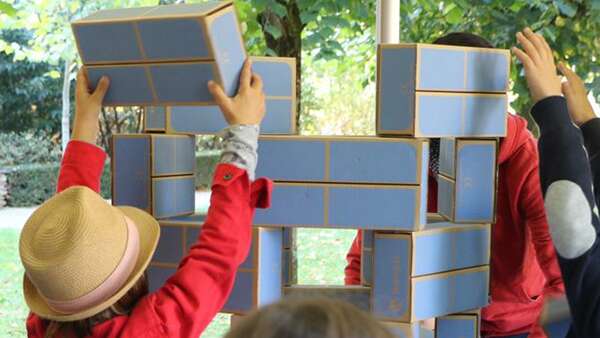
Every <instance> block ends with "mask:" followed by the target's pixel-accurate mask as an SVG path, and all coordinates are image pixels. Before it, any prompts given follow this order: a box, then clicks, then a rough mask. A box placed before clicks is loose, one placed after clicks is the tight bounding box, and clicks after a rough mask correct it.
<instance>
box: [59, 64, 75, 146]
mask: <svg viewBox="0 0 600 338" xmlns="http://www.w3.org/2000/svg"><path fill="white" fill-rule="evenodd" d="M72 64H73V62H72V61H71V60H66V61H65V68H64V69H63V88H62V121H61V122H62V123H61V132H62V137H61V139H62V151H63V153H64V152H65V149H67V144H68V143H69V139H70V135H71V134H70V129H69V128H70V124H71V123H70V122H71V116H70V115H71V114H70V112H71V65H72Z"/></svg>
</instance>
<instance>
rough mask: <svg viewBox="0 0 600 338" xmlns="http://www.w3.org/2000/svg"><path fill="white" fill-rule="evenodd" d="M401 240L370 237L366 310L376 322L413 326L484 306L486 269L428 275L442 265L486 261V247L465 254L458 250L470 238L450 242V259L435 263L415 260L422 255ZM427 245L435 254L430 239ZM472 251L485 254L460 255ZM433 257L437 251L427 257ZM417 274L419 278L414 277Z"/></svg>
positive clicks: (487, 270) (376, 235)
mask: <svg viewBox="0 0 600 338" xmlns="http://www.w3.org/2000/svg"><path fill="white" fill-rule="evenodd" d="M488 230H489V227H488ZM434 231H435V230H434ZM403 236H404V235H399V234H380V233H376V234H375V247H374V249H373V250H374V251H373V252H374V260H373V262H374V263H373V265H374V269H373V284H372V289H373V291H372V310H373V313H374V315H375V316H376V317H378V318H379V319H381V320H389V321H398V322H415V321H418V320H424V319H427V318H433V317H438V316H442V315H446V314H450V313H455V312H460V311H465V310H469V309H474V308H480V307H484V306H485V305H487V302H488V294H489V267H488V266H487V265H486V266H479V267H474V268H467V269H458V270H452V271H450V272H441V273H432V271H436V270H439V269H440V268H442V267H443V268H444V269H446V268H448V269H452V268H455V267H460V266H461V264H458V265H455V264H454V262H453V261H457V262H461V261H462V262H465V264H462V265H466V264H467V263H468V264H469V265H470V264H480V263H481V262H483V261H485V260H487V259H488V258H487V257H489V256H488V255H489V245H488V247H487V248H484V249H481V250H479V248H478V246H477V245H475V250H465V249H463V248H459V245H470V246H472V244H471V243H470V242H471V239H469V238H465V240H456V241H455V245H454V246H452V245H451V246H450V249H449V250H448V251H449V252H448V255H449V256H453V257H454V259H451V260H448V259H444V261H445V262H446V263H443V264H439V263H438V262H435V261H431V259H432V258H429V259H427V258H426V257H425V258H423V259H422V258H421V257H419V256H420V255H422V252H423V251H420V252H418V253H415V251H413V250H415V249H416V248H417V245H418V244H415V245H413V244H412V243H411V241H409V240H404V239H402V238H403ZM487 240H488V241H487V242H486V243H489V237H488V238H487ZM430 244H431V245H432V246H430V247H429V248H430V249H432V250H433V251H434V252H435V251H436V250H435V249H436V248H435V247H434V246H435V245H436V244H437V243H434V242H433V241H432V242H430ZM480 246H481V245H480ZM452 248H455V249H452ZM486 249H487V250H486ZM452 250H456V251H457V253H453V252H452ZM438 251H441V250H438ZM444 251H445V250H444ZM472 251H475V252H476V251H481V252H483V251H486V252H487V254H483V253H480V255H485V256H484V257H486V258H485V259H482V258H480V259H479V260H478V261H472V260H471V258H469V257H465V256H466V254H468V253H469V252H472ZM476 254H477V252H476ZM438 255H439V253H438V254H437V255H436V254H434V255H430V257H436V256H438ZM417 260H418V262H417ZM419 264H424V266H425V267H424V268H421V267H420V266H419ZM432 267H434V268H435V269H434V268H432ZM419 273H423V274H424V275H420V276H418V275H417V274H419Z"/></svg>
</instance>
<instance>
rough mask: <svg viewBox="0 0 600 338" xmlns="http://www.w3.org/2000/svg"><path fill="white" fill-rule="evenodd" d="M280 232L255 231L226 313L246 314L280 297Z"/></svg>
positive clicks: (281, 239)
mask: <svg viewBox="0 0 600 338" xmlns="http://www.w3.org/2000/svg"><path fill="white" fill-rule="evenodd" d="M282 241H283V236H282V229H281V228H254V229H253V234H252V248H251V251H250V253H249V255H248V257H247V258H246V261H245V262H244V263H243V264H242V265H241V266H240V268H239V269H238V272H237V276H236V278H235V284H234V286H233V289H232V291H231V294H230V296H229V299H228V300H227V302H226V303H225V305H224V306H223V308H222V309H221V311H222V312H225V313H234V314H245V313H247V312H249V311H252V310H253V309H256V308H257V307H259V306H263V305H267V304H270V303H273V302H275V301H277V300H279V299H280V298H281V290H282V286H283V284H282V273H281V271H282V258H283V257H282V256H283V254H282V250H283V249H282Z"/></svg>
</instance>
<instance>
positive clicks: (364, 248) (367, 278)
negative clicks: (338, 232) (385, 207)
mask: <svg viewBox="0 0 600 338" xmlns="http://www.w3.org/2000/svg"><path fill="white" fill-rule="evenodd" d="M374 241H375V231H373V230H363V231H362V241H361V260H360V283H361V284H362V285H371V283H372V281H373V244H374Z"/></svg>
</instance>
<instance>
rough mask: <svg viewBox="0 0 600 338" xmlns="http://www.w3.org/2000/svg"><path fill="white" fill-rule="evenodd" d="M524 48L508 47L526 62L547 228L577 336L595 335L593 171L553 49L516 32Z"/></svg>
mask: <svg viewBox="0 0 600 338" xmlns="http://www.w3.org/2000/svg"><path fill="white" fill-rule="evenodd" d="M517 38H518V40H519V42H520V43H521V45H522V46H523V47H524V49H525V52H523V51H521V50H519V49H516V48H515V49H513V51H514V52H515V54H516V55H517V57H518V58H519V59H520V60H521V62H522V63H523V65H524V67H525V72H526V77H527V82H528V85H529V88H530V91H531V94H532V98H533V99H534V101H535V102H536V104H535V105H534V107H533V109H532V115H533V117H534V119H535V120H536V122H537V123H538V125H539V126H540V131H541V136H540V141H539V150H540V177H541V184H542V191H543V193H544V201H545V206H546V213H547V215H548V223H549V227H550V233H551V235H552V240H553V242H554V247H555V248H556V251H557V253H558V256H559V263H560V267H561V271H562V275H563V279H564V282H565V287H566V293H567V298H568V300H569V304H570V308H571V314H572V317H573V322H572V328H571V330H572V331H573V333H574V334H575V336H576V337H598V336H600V311H599V307H600V290H599V289H598V285H599V284H600V269H599V268H598V267H599V266H600V252H599V251H598V245H597V232H598V229H599V225H600V223H599V219H598V211H597V208H596V203H595V199H594V195H593V193H592V190H593V187H592V184H593V182H592V174H591V170H590V166H589V160H588V157H587V154H586V152H585V149H584V146H583V138H582V136H581V132H580V130H579V129H578V128H577V127H576V126H575V124H573V122H572V121H571V118H570V117H569V113H568V111H567V102H566V100H565V99H564V98H563V97H561V96H560V94H561V84H560V79H559V78H558V76H557V75H556V68H555V66H554V60H553V57H552V51H551V50H550V47H549V46H548V44H547V43H546V41H545V40H544V38H543V37H541V36H540V35H538V34H534V33H533V32H531V31H530V30H526V31H525V32H524V34H522V33H519V35H518V36H517Z"/></svg>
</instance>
